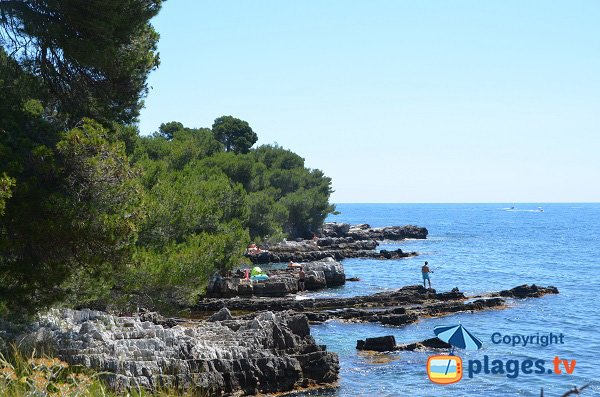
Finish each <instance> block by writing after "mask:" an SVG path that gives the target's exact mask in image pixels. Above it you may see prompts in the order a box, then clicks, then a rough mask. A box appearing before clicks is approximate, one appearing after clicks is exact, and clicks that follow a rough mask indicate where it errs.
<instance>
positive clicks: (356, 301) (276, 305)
mask: <svg viewBox="0 0 600 397" xmlns="http://www.w3.org/2000/svg"><path fill="white" fill-rule="evenodd" d="M547 294H558V289H557V288H556V287H539V286H536V285H526V284H525V285H521V286H518V287H515V288H512V289H510V290H503V291H499V292H494V293H491V294H486V295H480V296H472V297H467V296H465V295H464V294H463V293H462V292H460V291H459V290H458V289H457V288H455V289H454V290H452V291H449V292H443V293H437V292H436V291H435V290H434V289H426V288H424V287H423V286H407V287H403V288H400V289H398V290H394V291H390V292H381V293H377V294H372V295H365V296H356V297H350V298H321V299H302V300H298V299H296V298H295V297H285V298H270V299H267V298H259V297H254V298H242V299H240V298H232V299H211V298H205V299H203V300H201V301H200V302H199V303H198V304H197V305H196V306H195V307H194V309H193V310H194V313H196V314H200V315H201V314H202V313H213V312H216V311H219V310H221V309H222V308H227V309H228V310H231V311H233V312H235V313H240V314H243V313H245V312H253V311H276V312H277V311H294V312H300V313H303V314H304V315H306V316H307V317H308V319H309V320H310V321H311V322H313V323H319V322H323V321H327V320H331V319H339V320H343V321H352V322H375V323H380V324H384V325H393V326H401V325H405V324H410V323H413V322H416V321H418V320H419V319H420V318H427V317H440V316H445V315H448V314H452V313H457V312H466V311H470V312H476V311H482V310H490V309H498V308H503V307H506V305H507V301H506V299H504V298H520V299H523V298H537V297H541V296H544V295H547Z"/></svg>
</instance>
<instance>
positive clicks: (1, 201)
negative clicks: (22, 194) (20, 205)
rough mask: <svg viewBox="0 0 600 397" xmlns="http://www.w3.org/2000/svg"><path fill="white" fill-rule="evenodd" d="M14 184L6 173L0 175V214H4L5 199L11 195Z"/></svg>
mask: <svg viewBox="0 0 600 397" xmlns="http://www.w3.org/2000/svg"><path fill="white" fill-rule="evenodd" d="M14 186H15V180H14V179H13V178H10V177H9V176H8V175H6V174H3V175H0V216H2V215H3V214H4V209H5V208H6V200H8V199H9V198H11V197H12V190H11V189H12V188H13V187H14Z"/></svg>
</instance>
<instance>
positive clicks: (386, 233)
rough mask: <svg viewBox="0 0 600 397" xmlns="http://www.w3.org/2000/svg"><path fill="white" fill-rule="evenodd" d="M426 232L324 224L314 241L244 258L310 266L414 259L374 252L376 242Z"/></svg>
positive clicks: (285, 243)
mask: <svg viewBox="0 0 600 397" xmlns="http://www.w3.org/2000/svg"><path fill="white" fill-rule="evenodd" d="M427 234H428V231H427V229H425V228H422V227H418V226H413V225H407V226H388V227H382V228H371V227H370V226H369V225H367V224H361V225H355V226H350V225H349V224H347V223H326V224H325V225H324V226H323V230H322V232H321V236H320V238H317V239H316V240H313V239H310V240H303V239H295V240H293V241H283V242H280V243H277V244H273V245H270V246H269V250H268V251H264V252H261V253H259V254H247V255H246V257H247V258H249V259H250V260H251V261H252V263H256V264H261V263H279V262H289V261H293V262H312V261H319V260H322V259H325V258H327V257H332V258H334V259H336V260H341V259H345V258H380V259H397V258H406V257H409V256H415V255H417V253H416V252H403V251H402V250H400V249H398V250H395V251H386V250H382V251H381V252H376V251H374V250H375V248H376V247H377V245H378V243H377V240H395V241H397V240H404V239H407V238H418V239H424V238H427Z"/></svg>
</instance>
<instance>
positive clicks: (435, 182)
mask: <svg viewBox="0 0 600 397" xmlns="http://www.w3.org/2000/svg"><path fill="white" fill-rule="evenodd" d="M599 18H600V1H595V0H590V1H581V0H569V1H567V0H565V1H552V0H545V1H535V0H529V1H526V2H524V1H512V0H497V1H480V0H471V1H463V0H453V1H442V0H438V1H431V0H413V1H408V0H405V1H400V0H389V1H384V0H363V1H352V0H303V1H266V0H252V1H247V0H238V1H231V0H212V1H204V0H202V1H198V0H169V1H167V2H165V3H164V6H163V9H162V11H161V13H160V14H159V15H158V16H157V17H156V18H155V19H154V20H153V21H152V22H153V24H154V26H155V28H156V30H157V31H158V32H159V33H160V35H161V39H160V42H159V45H158V49H159V52H160V57H161V65H160V67H159V68H158V69H157V70H156V71H154V72H152V74H151V75H150V78H149V86H150V87H151V88H150V92H149V94H148V97H147V98H146V107H145V109H144V110H143V111H142V114H141V117H140V124H139V127H140V131H141V133H142V134H150V133H152V132H154V131H156V130H157V128H158V126H159V125H160V124H161V123H163V122H168V121H180V122H182V123H183V124H184V125H186V126H188V127H210V126H211V125H212V123H213V121H214V119H215V118H217V117H219V116H222V115H232V116H235V117H238V118H241V119H243V120H246V121H248V123H249V124H250V126H251V127H252V128H253V129H254V131H255V132H256V133H257V134H258V137H259V141H258V143H257V144H259V145H260V144H272V143H278V144H279V145H281V146H283V147H285V148H288V149H291V150H293V151H294V152H296V153H298V154H300V155H301V156H302V157H303V158H305V160H306V165H307V166H308V167H310V168H318V169H321V170H323V171H324V172H325V174H326V175H328V176H330V177H331V178H332V179H333V183H332V185H333V186H332V187H333V189H334V190H335V192H334V193H333V195H332V202H337V203H351V202H352V203H354V202H356V203H359V202H369V203H377V202H384V203H392V202H393V203H396V202H398V203H403V202H408V203H427V202H443V203H450V202H505V203H520V202H535V203H537V202H598V201H600V24H599V23H598V20H599Z"/></svg>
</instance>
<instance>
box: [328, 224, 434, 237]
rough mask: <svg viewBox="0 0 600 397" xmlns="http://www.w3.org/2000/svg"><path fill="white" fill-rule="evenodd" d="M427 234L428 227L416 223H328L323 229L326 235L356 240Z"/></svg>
mask: <svg viewBox="0 0 600 397" xmlns="http://www.w3.org/2000/svg"><path fill="white" fill-rule="evenodd" d="M427 234H429V232H428V230H427V229H426V228H424V227H419V226H414V225H406V226H386V227H376V228H372V227H371V226H369V225H368V224H366V223H363V224H360V225H353V226H351V225H349V224H347V223H326V224H325V225H323V231H322V235H323V236H324V237H350V238H352V239H354V240H393V241H399V240H405V239H407V238H414V239H425V238H427Z"/></svg>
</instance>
